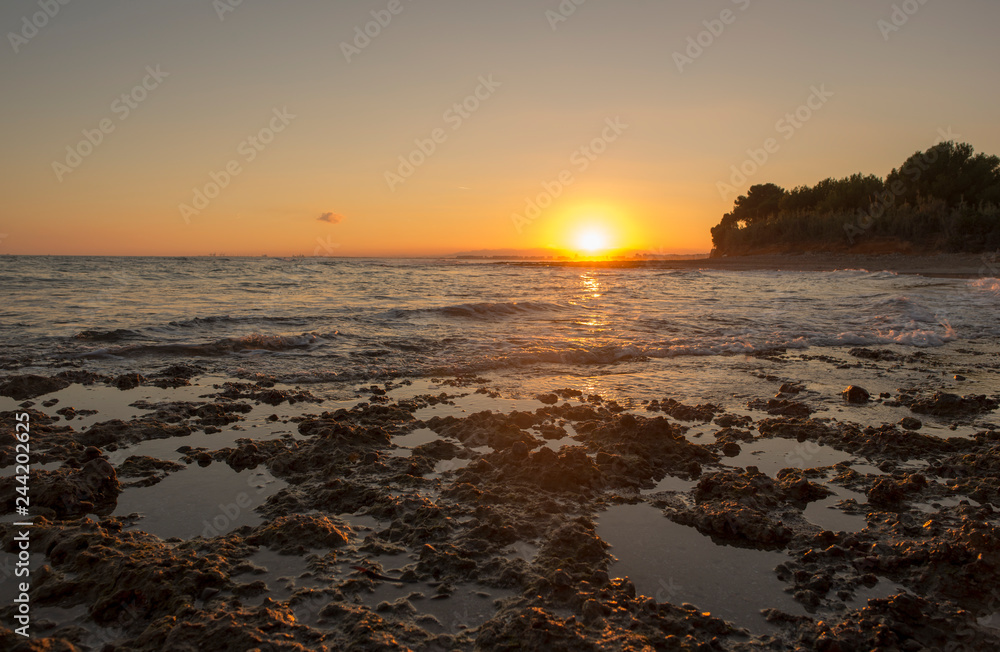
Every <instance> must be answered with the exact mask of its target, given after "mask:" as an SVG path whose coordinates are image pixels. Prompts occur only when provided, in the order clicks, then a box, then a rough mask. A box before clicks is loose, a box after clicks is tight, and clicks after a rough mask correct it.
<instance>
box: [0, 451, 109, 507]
mask: <svg viewBox="0 0 1000 652" xmlns="http://www.w3.org/2000/svg"><path fill="white" fill-rule="evenodd" d="M19 486H21V485H20V484H19V483H18V482H17V480H16V478H15V477H5V478H0V505H3V506H4V509H5V511H7V512H13V511H14V507H15V502H16V498H17V496H18V495H19V494H18V493H17V487H19ZM30 488H31V493H30V499H31V512H32V514H42V515H47V516H49V517H55V518H74V517H77V516H82V515H83V514H88V513H95V514H110V513H111V512H112V511H114V509H115V506H116V505H117V501H118V495H119V494H120V493H121V491H122V486H121V483H120V482H119V481H118V475H117V473H116V472H115V468H114V467H113V466H112V465H111V464H110V463H109V462H108V461H107V460H105V459H103V458H94V459H91V460H90V461H88V462H86V463H85V464H83V465H82V467H80V468H72V467H67V466H64V467H62V468H60V469H58V470H55V471H36V472H34V473H33V474H32V476H31V482H30Z"/></svg>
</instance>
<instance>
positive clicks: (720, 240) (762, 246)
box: [712, 141, 1000, 256]
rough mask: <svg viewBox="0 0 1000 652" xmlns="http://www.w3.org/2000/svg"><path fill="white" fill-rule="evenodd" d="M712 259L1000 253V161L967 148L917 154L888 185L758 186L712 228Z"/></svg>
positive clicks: (949, 145) (861, 181)
mask: <svg viewBox="0 0 1000 652" xmlns="http://www.w3.org/2000/svg"><path fill="white" fill-rule="evenodd" d="M712 242H713V244H714V246H715V249H714V251H713V255H717V256H719V255H741V254H751V253H764V252H769V253H770V252H777V251H781V252H796V251H849V250H852V249H853V250H862V249H865V248H866V247H867V248H875V249H877V248H879V247H881V248H883V249H886V248H888V249H891V250H896V251H913V252H922V253H927V252H944V251H952V252H976V253H978V252H983V251H993V250H996V249H1000V158H998V157H997V156H990V155H986V154H983V153H978V154H977V153H976V152H975V150H974V149H973V147H972V146H971V145H969V144H967V143H961V144H956V143H954V142H953V141H947V142H943V143H939V144H937V145H935V146H934V147H931V148H930V149H928V150H926V151H923V152H919V151H918V152H916V153H914V154H913V155H912V156H910V157H909V158H908V159H906V161H905V162H904V163H903V164H902V165H901V166H899V167H898V168H894V169H893V170H892V171H891V172H889V174H888V175H887V176H886V177H885V179H882V178H881V177H878V176H875V175H872V174H867V175H865V174H854V175H851V176H849V177H845V178H843V179H833V178H830V179H824V180H822V181H820V182H819V183H817V184H816V185H814V186H798V187H796V188H793V189H792V190H785V189H784V188H782V187H780V186H777V185H775V184H773V183H765V184H759V185H754V186H751V187H750V189H749V190H748V191H747V194H745V195H740V196H739V197H737V198H736V201H735V202H734V204H733V209H732V211H731V212H729V213H726V214H725V215H724V216H723V217H722V220H721V221H720V222H719V224H718V225H716V226H715V227H713V228H712Z"/></svg>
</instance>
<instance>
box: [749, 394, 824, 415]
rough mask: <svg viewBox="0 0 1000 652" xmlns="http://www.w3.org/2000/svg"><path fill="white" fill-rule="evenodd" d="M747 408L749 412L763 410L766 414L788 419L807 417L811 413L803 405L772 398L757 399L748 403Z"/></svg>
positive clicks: (808, 408)
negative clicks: (787, 417)
mask: <svg viewBox="0 0 1000 652" xmlns="http://www.w3.org/2000/svg"><path fill="white" fill-rule="evenodd" d="M747 407H748V408H750V409H751V410H763V411H765V412H767V413H768V414H773V415H782V416H789V417H807V416H809V415H810V414H812V412H813V411H812V408H810V407H809V406H808V405H806V404H805V403H800V402H798V401H791V400H788V399H784V398H772V399H768V400H767V401H764V400H763V399H759V398H757V399H754V400H752V401H749V402H748V403H747Z"/></svg>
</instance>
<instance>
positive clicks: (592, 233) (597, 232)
mask: <svg viewBox="0 0 1000 652" xmlns="http://www.w3.org/2000/svg"><path fill="white" fill-rule="evenodd" d="M576 247H577V249H579V250H580V251H582V252H584V253H588V254H595V253H597V252H599V251H605V250H607V249H608V237H607V234H605V232H604V231H602V230H601V229H597V228H588V229H586V230H584V231H581V232H580V233H579V235H577V237H576Z"/></svg>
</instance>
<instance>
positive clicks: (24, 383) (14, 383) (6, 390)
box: [0, 375, 70, 401]
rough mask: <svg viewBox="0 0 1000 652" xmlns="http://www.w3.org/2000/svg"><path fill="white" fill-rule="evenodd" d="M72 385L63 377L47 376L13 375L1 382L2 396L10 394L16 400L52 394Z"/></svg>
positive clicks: (0, 390)
mask: <svg viewBox="0 0 1000 652" xmlns="http://www.w3.org/2000/svg"><path fill="white" fill-rule="evenodd" d="M69 386H70V383H69V381H66V380H63V379H62V378H46V377H45V376H34V375H25V376H11V377H9V378H7V379H6V381H4V382H3V383H2V384H0V396H9V397H11V398H12V399H14V400H15V401H23V400H25V399H29V398H35V397H37V396H42V395H43V394H51V393H52V392H58V391H59V390H61V389H66V388H67V387H69Z"/></svg>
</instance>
